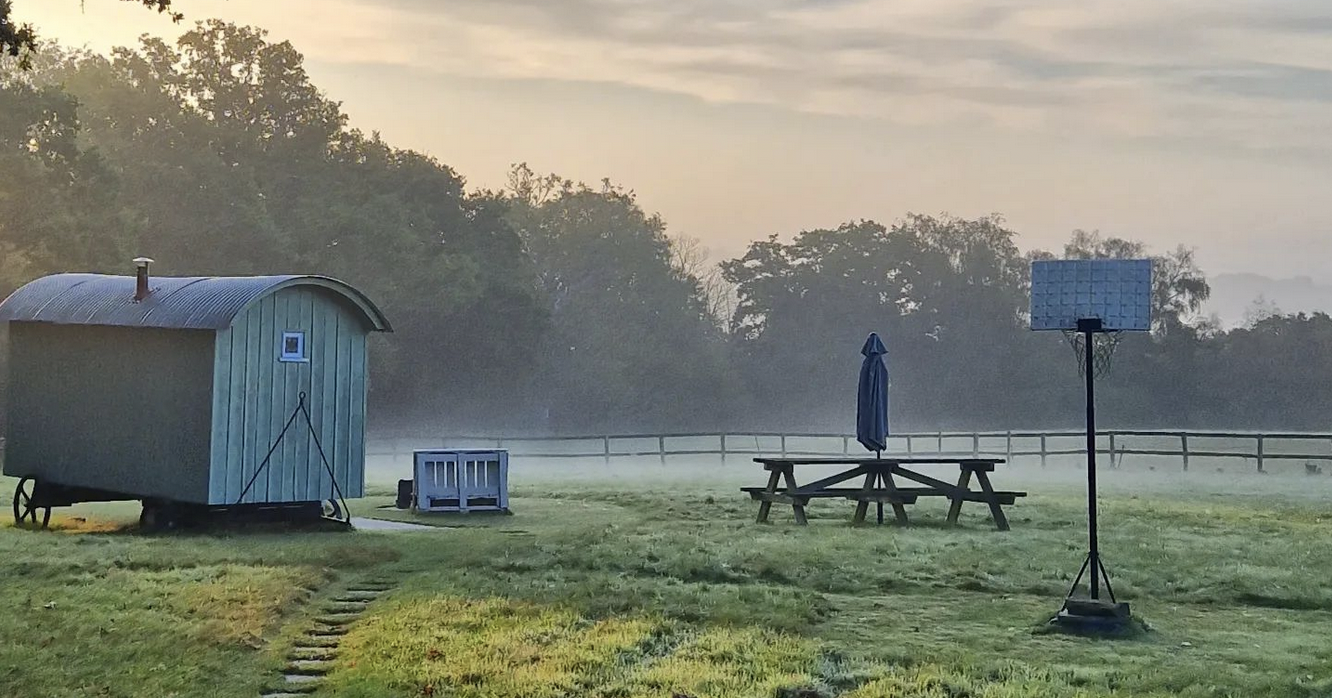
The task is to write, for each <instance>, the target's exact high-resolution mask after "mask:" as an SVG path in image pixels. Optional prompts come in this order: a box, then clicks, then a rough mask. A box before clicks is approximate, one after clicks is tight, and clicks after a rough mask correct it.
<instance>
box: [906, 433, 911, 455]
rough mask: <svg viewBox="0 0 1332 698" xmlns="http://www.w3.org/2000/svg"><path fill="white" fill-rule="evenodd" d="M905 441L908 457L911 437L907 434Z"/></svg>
mask: <svg viewBox="0 0 1332 698" xmlns="http://www.w3.org/2000/svg"><path fill="white" fill-rule="evenodd" d="M906 440H907V455H908V456H909V455H911V435H910V434H907V435H906Z"/></svg>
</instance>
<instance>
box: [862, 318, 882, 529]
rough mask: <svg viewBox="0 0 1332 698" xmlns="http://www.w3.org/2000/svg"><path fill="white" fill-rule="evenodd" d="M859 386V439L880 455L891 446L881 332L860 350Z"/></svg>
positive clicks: (880, 517) (879, 505) (871, 334)
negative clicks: (862, 356) (889, 441)
mask: <svg viewBox="0 0 1332 698" xmlns="http://www.w3.org/2000/svg"><path fill="white" fill-rule="evenodd" d="M860 353H861V354H864V355H865V358H864V360H863V361H861V363H860V387H859V390H857V391H856V441H859V442H860V445H862V446H864V447H865V448H866V449H867V450H870V451H874V456H875V457H876V458H877V457H879V456H880V455H882V453H883V449H884V448H886V447H887V446H888V367H887V366H886V365H884V362H883V357H884V355H885V354H887V353H888V350H887V349H885V348H884V347H883V342H881V341H880V340H879V335H878V333H875V332H871V333H870V336H869V338H868V339H866V340H865V346H864V347H863V348H861V350H860ZM877 510H878V512H877V513H878V520H879V523H883V502H879V503H878V507H877Z"/></svg>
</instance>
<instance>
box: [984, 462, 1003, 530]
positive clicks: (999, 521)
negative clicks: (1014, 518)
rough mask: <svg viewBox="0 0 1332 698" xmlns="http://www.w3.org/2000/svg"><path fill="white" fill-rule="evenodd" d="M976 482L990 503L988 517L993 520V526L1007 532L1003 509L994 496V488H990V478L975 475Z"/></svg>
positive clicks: (985, 475)
mask: <svg viewBox="0 0 1332 698" xmlns="http://www.w3.org/2000/svg"><path fill="white" fill-rule="evenodd" d="M976 481H977V482H979V483H980V486H981V491H982V492H984V493H985V494H986V495H987V496H988V497H989V499H988V501H989V503H990V517H991V518H993V519H994V525H995V526H996V527H997V528H998V529H999V530H1000V531H1007V530H1008V517H1006V516H1004V508H1003V507H1002V506H1000V505H999V498H998V497H996V496H995V494H994V488H993V487H991V486H990V476H989V475H987V474H986V473H984V472H978V473H976Z"/></svg>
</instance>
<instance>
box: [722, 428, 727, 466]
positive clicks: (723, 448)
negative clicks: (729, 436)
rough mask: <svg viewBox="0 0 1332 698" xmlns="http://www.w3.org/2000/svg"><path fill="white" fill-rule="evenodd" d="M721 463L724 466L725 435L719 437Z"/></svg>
mask: <svg viewBox="0 0 1332 698" xmlns="http://www.w3.org/2000/svg"><path fill="white" fill-rule="evenodd" d="M721 462H722V465H726V435H725V434H722V435H721Z"/></svg>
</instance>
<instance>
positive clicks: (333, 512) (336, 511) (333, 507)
mask: <svg viewBox="0 0 1332 698" xmlns="http://www.w3.org/2000/svg"><path fill="white" fill-rule="evenodd" d="M320 504H321V508H322V509H323V511H322V512H321V513H322V515H323V517H324V518H326V519H333V520H334V521H341V520H342V507H340V506H338V500H336V499H325V500H324V501H323V502H321V503H320Z"/></svg>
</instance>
